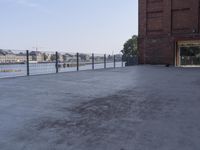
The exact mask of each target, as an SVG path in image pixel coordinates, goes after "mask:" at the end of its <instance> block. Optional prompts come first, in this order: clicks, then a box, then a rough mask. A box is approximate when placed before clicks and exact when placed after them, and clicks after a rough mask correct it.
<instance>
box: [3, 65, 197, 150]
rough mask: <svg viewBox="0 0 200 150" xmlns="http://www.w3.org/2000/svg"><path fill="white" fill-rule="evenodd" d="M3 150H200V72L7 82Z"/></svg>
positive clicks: (156, 70)
mask: <svg viewBox="0 0 200 150" xmlns="http://www.w3.org/2000/svg"><path fill="white" fill-rule="evenodd" d="M0 149H1V150H199V149H200V69H198V68H173V67H172V68H166V67H162V66H136V67H128V68H119V69H115V70H114V69H108V70H97V71H83V72H72V73H63V74H54V75H42V76H31V77H20V78H11V79H1V80H0Z"/></svg>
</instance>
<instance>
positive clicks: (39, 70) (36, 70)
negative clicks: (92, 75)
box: [0, 62, 124, 78]
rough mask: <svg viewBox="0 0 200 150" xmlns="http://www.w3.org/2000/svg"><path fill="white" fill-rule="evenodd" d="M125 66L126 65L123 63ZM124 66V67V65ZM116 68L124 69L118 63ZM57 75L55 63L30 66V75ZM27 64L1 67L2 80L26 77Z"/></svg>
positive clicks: (84, 66)
mask: <svg viewBox="0 0 200 150" xmlns="http://www.w3.org/2000/svg"><path fill="white" fill-rule="evenodd" d="M123 64H124V63H123ZM123 66H124V65H123ZM113 67H114V63H113V62H111V63H106V68H113ZM116 67H122V62H116ZM102 68H104V64H103V63H101V64H95V65H94V69H102ZM91 69H92V64H87V65H81V66H79V70H91ZM76 70H77V67H66V68H63V67H62V68H59V72H72V71H76ZM50 73H56V68H55V63H46V64H30V75H39V74H50ZM26 74H27V68H26V64H14V65H13V64H12V65H0V78H6V77H17V76H26Z"/></svg>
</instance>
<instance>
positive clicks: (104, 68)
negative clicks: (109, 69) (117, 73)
mask: <svg viewBox="0 0 200 150" xmlns="http://www.w3.org/2000/svg"><path fill="white" fill-rule="evenodd" d="M104 69H106V54H104Z"/></svg>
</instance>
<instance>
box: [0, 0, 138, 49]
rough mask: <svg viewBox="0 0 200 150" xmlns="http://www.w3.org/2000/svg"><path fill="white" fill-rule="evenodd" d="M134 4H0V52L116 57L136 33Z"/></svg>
mask: <svg viewBox="0 0 200 150" xmlns="http://www.w3.org/2000/svg"><path fill="white" fill-rule="evenodd" d="M137 7H138V4H137V0H0V24H1V25H0V48H4V49H30V50H33V47H39V48H40V49H41V50H58V51H69V52H77V51H79V52H85V53H89V52H95V53H112V52H113V51H114V52H115V53H117V52H119V51H120V50H121V49H122V46H123V43H124V42H125V41H126V40H127V39H128V38H130V37H131V36H132V35H133V34H137V33H138V27H137V26H138V17H137V15H138V8H137Z"/></svg>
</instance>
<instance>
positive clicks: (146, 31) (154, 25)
mask: <svg viewBox="0 0 200 150" xmlns="http://www.w3.org/2000/svg"><path fill="white" fill-rule="evenodd" d="M199 4H200V0H139V42H138V43H139V54H140V58H139V61H140V63H141V64H174V63H175V44H176V43H175V41H176V40H177V39H184V38H187V39H188V38H191V39H193V38H194V37H197V38H199V28H200V17H199V16H200V15H199V14H200V5H199Z"/></svg>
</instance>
